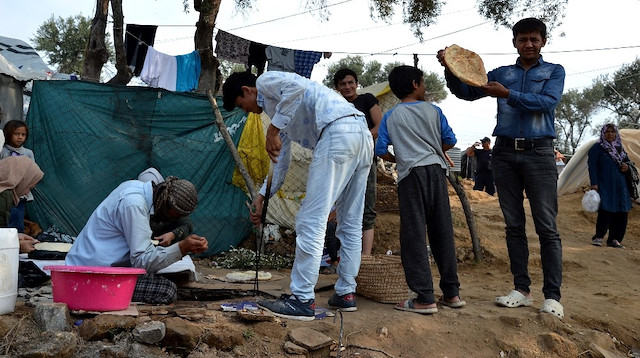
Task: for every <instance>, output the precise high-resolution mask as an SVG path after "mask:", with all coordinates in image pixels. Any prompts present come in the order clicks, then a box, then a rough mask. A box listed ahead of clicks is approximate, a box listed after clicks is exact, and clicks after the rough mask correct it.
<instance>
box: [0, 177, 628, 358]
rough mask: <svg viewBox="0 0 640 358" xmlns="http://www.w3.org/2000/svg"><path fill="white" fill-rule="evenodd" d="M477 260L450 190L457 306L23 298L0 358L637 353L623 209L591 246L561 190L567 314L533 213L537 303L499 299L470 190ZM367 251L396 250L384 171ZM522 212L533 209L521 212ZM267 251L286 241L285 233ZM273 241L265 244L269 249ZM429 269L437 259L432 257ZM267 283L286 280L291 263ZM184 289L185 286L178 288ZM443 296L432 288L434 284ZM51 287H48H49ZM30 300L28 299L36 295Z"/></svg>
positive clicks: (496, 211)
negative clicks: (95, 302)
mask: <svg viewBox="0 0 640 358" xmlns="http://www.w3.org/2000/svg"><path fill="white" fill-rule="evenodd" d="M464 186H465V188H466V194H467V196H468V198H469V200H470V202H471V207H472V209H473V213H474V217H475V220H476V224H477V226H478V233H479V237H480V243H481V247H482V254H483V260H482V261H481V262H476V261H474V255H473V251H472V245H471V239H470V234H469V230H468V228H467V224H466V220H465V217H464V213H463V210H462V208H461V205H460V202H459V200H458V198H457V196H456V195H455V192H454V191H453V190H451V191H450V200H451V207H452V212H453V214H454V229H455V235H456V245H457V248H458V260H459V275H460V281H461V296H462V297H463V298H464V299H465V300H466V301H467V303H468V305H467V306H466V307H464V308H462V309H451V308H448V307H442V308H440V309H439V312H438V313H437V314H434V315H431V316H423V315H419V314H415V313H408V312H401V311H397V310H394V309H393V305H391V304H382V303H378V302H375V301H373V300H370V299H367V298H366V297H362V296H358V298H357V299H358V311H357V312H350V313H344V314H342V315H341V314H338V315H337V316H335V318H334V317H325V318H323V319H318V320H315V321H313V322H299V321H290V320H280V319H273V318H272V317H261V315H259V314H258V315H256V314H254V313H253V312H249V313H245V314H244V315H242V314H238V313H237V312H223V311H222V310H221V308H220V307H221V306H220V304H221V303H223V302H237V301H254V300H255V297H252V296H246V297H241V295H243V294H247V293H248V292H250V286H248V285H244V286H238V288H237V289H230V290H223V291H220V292H222V293H225V294H229V296H228V297H225V296H213V295H207V294H204V293H203V292H205V291H202V292H201V293H199V294H198V293H196V294H195V295H193V292H196V291H193V290H187V291H184V290H183V291H182V292H183V295H182V296H181V299H180V300H179V301H178V302H177V303H176V304H174V305H169V306H150V305H142V306H138V311H139V312H138V316H136V317H132V316H114V315H107V314H101V315H90V314H84V315H81V314H77V313H68V311H66V307H65V306H64V305H60V304H53V303H51V302H50V300H46V299H45V300H44V301H42V302H38V303H35V304H33V303H31V302H29V301H28V300H27V299H25V298H24V297H23V298H20V299H19V300H18V303H17V306H16V310H15V312H14V313H12V314H6V315H3V316H0V335H2V336H3V337H4V338H3V340H2V341H0V356H2V355H4V356H8V357H159V356H176V357H178V356H180V357H304V356H313V357H327V356H329V355H332V356H336V355H337V350H336V348H337V346H338V343H340V345H341V346H343V347H346V348H344V350H342V351H341V352H340V356H341V357H376V358H377V357H449V358H453V357H606V358H609V357H640V303H639V301H638V300H639V295H638V289H639V288H640V274H638V267H639V266H640V244H639V243H638V239H639V238H640V220H639V219H640V214H639V213H638V209H637V207H636V208H634V209H633V210H632V211H631V212H630V216H629V226H628V229H627V234H626V238H625V241H624V244H625V246H626V248H625V249H624V250H620V249H613V248H606V247H595V246H592V245H590V241H589V239H590V238H591V236H592V235H593V231H594V228H595V219H596V215H595V214H588V213H585V212H583V211H582V210H581V206H580V201H581V198H582V193H575V194H570V195H565V196H563V197H560V199H559V203H560V211H559V215H558V227H559V230H560V233H561V237H562V240H563V255H564V257H563V262H564V280H563V298H562V303H563V305H564V307H565V318H564V320H559V319H557V318H555V317H554V316H552V315H549V314H540V313H539V312H538V310H539V307H540V304H541V303H542V300H543V297H542V293H541V285H542V271H541V265H540V255H539V244H538V242H537V239H536V238H535V234H534V232H533V223H532V222H531V220H530V217H529V219H528V220H529V221H528V223H527V225H528V226H527V227H528V229H529V230H528V232H529V236H530V249H531V255H530V261H529V268H530V273H531V277H532V280H533V285H532V293H533V296H534V305H533V307H521V308H514V309H510V308H500V307H497V306H495V304H494V298H495V297H496V296H498V295H503V294H506V293H508V292H509V291H510V290H511V289H512V284H511V280H512V278H511V275H510V273H509V264H508V258H507V253H506V247H505V243H504V223H503V219H502V213H501V211H500V208H499V205H498V201H497V198H495V197H490V196H488V195H486V194H485V193H482V192H475V191H472V190H470V189H471V183H470V182H464ZM378 195H379V199H378V211H379V216H378V222H377V224H376V241H375V246H374V253H376V254H381V253H384V252H386V251H387V250H392V251H397V250H399V244H398V228H399V217H398V211H397V199H396V193H395V185H394V184H393V182H392V181H391V180H388V179H386V178H385V177H382V176H381V177H380V182H379V186H378ZM527 212H528V213H529V211H527ZM278 245H279V247H278V248H276V247H275V246H274V247H273V249H274V250H275V249H277V250H278V251H287V250H291V246H292V238H290V237H285V238H283V241H282V242H281V243H279V244H278ZM268 249H271V248H268ZM196 265H197V269H198V271H199V272H200V274H201V275H200V276H201V277H206V276H208V275H216V276H219V275H220V269H217V268H214V267H212V261H211V260H210V259H200V260H196ZM432 269H433V271H434V275H435V277H434V279H435V280H436V282H437V280H438V275H437V268H436V267H435V266H432ZM273 273H274V276H276V277H278V278H279V280H276V281H274V282H268V283H264V284H263V287H264V288H265V290H267V289H269V290H271V292H277V291H278V289H284V290H286V288H287V287H286V286H287V284H286V283H287V277H288V271H287V270H283V271H281V272H273ZM321 276H322V277H321V282H320V283H319V285H318V288H319V289H320V290H319V291H318V292H317V296H316V302H317V305H318V306H322V307H327V305H326V302H327V299H328V298H329V297H330V296H331V294H332V290H331V287H330V284H331V282H332V280H334V279H335V276H334V275H328V276H324V275H321ZM185 292H187V293H191V294H187V295H184V293H185ZM436 293H437V294H439V290H438V289H436ZM45 296H46V293H45ZM32 301H33V299H32Z"/></svg>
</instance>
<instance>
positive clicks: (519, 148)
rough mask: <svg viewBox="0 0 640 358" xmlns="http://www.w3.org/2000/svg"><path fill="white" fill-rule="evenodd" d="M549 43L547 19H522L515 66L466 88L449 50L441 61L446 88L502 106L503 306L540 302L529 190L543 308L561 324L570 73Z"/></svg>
mask: <svg viewBox="0 0 640 358" xmlns="http://www.w3.org/2000/svg"><path fill="white" fill-rule="evenodd" d="M546 41H547V30H546V26H545V24H544V23H543V22H542V21H540V20H538V19H535V18H527V19H523V20H520V21H518V22H517V23H516V24H515V25H514V26H513V46H514V47H515V48H516V49H517V50H518V54H519V55H520V56H519V57H518V59H517V60H516V63H515V64H513V65H509V66H502V67H498V68H496V69H494V70H492V71H490V72H489V73H488V78H489V82H488V83H487V84H485V85H483V86H481V87H473V86H469V85H466V84H464V83H462V82H461V81H460V79H458V78H457V77H455V76H454V75H453V73H451V71H450V70H449V69H448V68H446V65H445V62H444V56H445V55H444V50H441V51H439V52H438V56H437V57H438V60H439V61H440V63H442V64H443V65H444V66H445V78H446V80H447V86H448V87H449V89H450V90H451V92H452V93H453V94H454V95H456V96H457V97H458V98H461V99H464V100H468V101H472V100H476V99H478V98H482V97H486V96H491V97H495V98H496V99H497V101H498V116H497V124H496V127H495V129H494V130H493V135H494V136H496V137H497V139H496V143H495V146H494V148H493V158H492V165H493V171H494V177H495V184H496V188H497V190H498V197H499V200H500V207H501V208H502V213H503V215H504V219H505V224H506V239H507V240H506V241H507V249H508V251H509V259H510V261H511V273H512V274H513V277H514V279H513V282H514V286H515V287H514V290H512V291H511V293H509V294H508V295H506V296H500V297H498V298H496V304H498V305H499V306H503V307H520V306H531V305H532V304H533V299H532V296H531V293H530V289H529V286H530V285H531V279H530V277H529V273H528V268H527V262H528V259H529V249H528V246H527V236H526V232H525V221H526V220H525V211H524V205H523V202H524V194H523V193H524V192H526V194H527V198H528V199H529V204H530V206H531V213H532V216H533V221H534V224H535V229H536V233H537V234H538V237H539V240H540V256H541V259H542V270H543V274H544V284H543V287H542V292H543V293H544V297H545V300H544V302H543V304H542V307H541V308H540V311H541V312H544V313H551V314H554V315H555V316H556V317H558V318H560V319H562V318H563V317H564V310H563V307H562V305H561V304H560V303H559V301H560V286H561V283H562V243H561V241H560V235H559V234H558V230H557V228H556V216H557V213H558V199H557V194H556V182H557V178H558V174H557V171H556V166H555V161H554V152H553V148H554V147H553V139H554V138H555V137H556V133H555V128H554V110H555V108H556V106H557V105H558V103H559V102H560V98H561V97H562V91H563V88H564V77H565V71H564V68H563V67H562V66H561V65H558V64H553V63H549V62H545V61H544V60H543V59H542V56H541V55H540V50H541V49H542V47H544V45H545V44H546Z"/></svg>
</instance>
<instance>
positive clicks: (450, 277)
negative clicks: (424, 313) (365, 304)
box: [398, 164, 460, 304]
mask: <svg viewBox="0 0 640 358" xmlns="http://www.w3.org/2000/svg"><path fill="white" fill-rule="evenodd" d="M398 199H399V205H400V253H401V257H402V266H403V267H404V274H405V278H406V280H407V285H408V286H409V288H410V289H411V290H412V291H413V292H415V293H417V294H418V297H417V298H416V299H417V301H418V302H419V303H423V304H431V303H434V302H435V297H434V294H433V277H432V276H431V267H430V265H429V253H428V251H427V242H426V237H427V234H428V236H429V244H430V246H431V252H432V253H433V258H434V259H435V261H436V265H437V266H438V271H440V289H441V290H442V294H443V295H444V296H445V297H446V298H451V297H455V296H458V295H459V288H460V282H459V281H458V266H457V263H456V251H455V245H454V242H453V224H452V222H451V208H450V206H449V193H448V188H447V179H446V176H445V171H444V169H442V167H440V165H437V164H434V165H428V166H423V167H416V168H413V169H412V170H411V172H410V173H409V175H408V176H407V177H405V178H403V179H402V180H400V182H399V183H398Z"/></svg>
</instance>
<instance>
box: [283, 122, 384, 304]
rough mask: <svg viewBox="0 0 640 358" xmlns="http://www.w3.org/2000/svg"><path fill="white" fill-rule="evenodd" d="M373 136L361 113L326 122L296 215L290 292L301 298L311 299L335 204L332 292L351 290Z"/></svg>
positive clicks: (354, 288)
mask: <svg viewBox="0 0 640 358" xmlns="http://www.w3.org/2000/svg"><path fill="white" fill-rule="evenodd" d="M372 157H373V139H372V137H371V133H370V132H369V128H367V124H366V121H365V119H364V117H354V116H350V117H344V118H340V119H337V120H335V121H334V122H332V123H330V124H329V125H327V126H326V127H325V128H324V130H323V132H322V135H321V137H320V140H319V141H318V143H317V145H316V148H315V149H314V150H313V158H312V160H311V164H310V165H309V175H308V178H307V187H306V194H305V198H304V199H303V200H302V204H301V205H300V211H298V216H297V217H296V234H297V236H296V254H295V255H296V257H295V260H294V261H293V267H292V269H291V285H290V286H289V288H290V289H291V293H292V294H294V295H296V296H298V298H300V299H302V300H308V299H312V298H314V297H315V294H314V287H315V285H316V283H317V281H318V274H319V269H320V261H321V260H322V251H323V248H324V237H325V230H326V229H327V218H328V217H329V212H330V211H331V207H332V206H333V204H334V203H335V204H336V220H337V222H338V225H337V227H336V236H337V237H338V239H339V240H340V243H341V247H340V264H339V265H338V270H337V272H338V280H337V281H336V284H335V290H336V293H337V294H338V295H345V294H347V293H351V292H355V290H356V276H357V275H358V270H359V269H360V255H361V253H362V213H363V211H364V193H365V189H366V187H367V176H368V175H369V171H370V170H371V158H372Z"/></svg>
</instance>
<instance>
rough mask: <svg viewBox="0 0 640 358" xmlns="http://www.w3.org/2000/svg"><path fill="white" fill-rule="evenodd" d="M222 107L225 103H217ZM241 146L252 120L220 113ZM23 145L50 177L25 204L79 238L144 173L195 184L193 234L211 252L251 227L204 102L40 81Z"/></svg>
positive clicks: (141, 90)
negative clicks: (116, 192)
mask: <svg viewBox="0 0 640 358" xmlns="http://www.w3.org/2000/svg"><path fill="white" fill-rule="evenodd" d="M218 102H219V107H220V108H222V100H221V99H218ZM221 113H222V115H223V118H224V121H225V124H226V125H227V127H228V130H229V132H230V134H231V136H232V139H233V142H234V143H235V144H236V145H237V143H238V140H239V138H240V134H241V132H242V129H243V126H244V124H245V121H246V116H245V115H244V113H242V112H241V111H240V110H234V111H232V112H226V111H224V110H222V112H221ZM27 124H28V125H29V128H30V133H29V140H28V141H27V143H26V146H27V147H29V148H31V149H32V150H33V151H34V152H35V153H36V158H37V159H36V160H37V162H38V165H39V166H40V168H42V170H43V171H44V172H45V176H44V178H43V180H42V181H41V182H40V183H39V184H38V185H37V186H36V187H35V188H34V190H33V194H34V196H35V200H34V201H33V202H32V203H29V204H28V212H29V214H30V216H31V218H32V220H34V221H36V222H38V223H39V224H40V226H42V227H50V226H51V225H55V226H56V227H58V228H59V229H60V231H61V232H64V233H67V234H71V235H77V234H78V233H79V232H80V230H81V229H82V227H83V226H84V224H85V222H86V221H87V219H88V218H89V216H90V215H91V213H92V212H93V210H94V209H95V208H96V207H97V206H98V204H99V203H100V202H101V201H102V200H103V199H104V198H105V197H106V196H107V195H108V194H109V193H110V192H111V191H112V190H113V189H114V188H116V187H117V186H118V185H119V184H120V183H121V182H123V181H125V180H129V179H135V178H137V176H138V174H139V173H140V172H141V171H143V170H144V169H146V168H149V167H154V168H157V169H158V170H159V171H160V173H161V174H162V175H163V176H165V177H167V176H169V175H175V176H177V177H179V178H184V179H187V180H189V181H191V182H192V183H193V184H194V185H195V186H196V188H197V189H198V196H199V204H198V207H197V208H196V210H195V212H193V213H192V214H191V219H192V221H193V224H194V230H195V232H196V233H197V234H199V235H202V236H205V237H206V238H207V240H208V242H209V250H208V251H207V252H205V253H203V255H213V254H216V253H219V252H222V251H226V250H228V249H229V248H230V247H231V246H236V245H237V244H239V243H240V242H241V241H242V239H244V238H245V237H246V236H247V235H248V234H249V233H250V231H251V224H250V221H249V218H248V213H247V208H246V206H245V201H246V199H247V195H246V194H245V193H244V192H243V191H242V190H241V189H240V188H238V187H237V186H235V185H233V184H232V183H231V180H232V175H233V170H234V168H235V163H234V161H233V158H232V156H231V153H230V152H229V150H228V148H227V146H226V143H225V141H224V139H223V137H222V136H221V134H220V132H219V130H218V127H217V126H216V125H215V123H214V114H213V112H212V108H211V103H210V102H209V101H208V99H207V98H206V97H205V96H202V95H197V94H191V93H173V92H168V91H166V90H162V89H155V88H146V87H132V86H129V87H124V86H112V85H107V84H97V83H88V82H83V81H36V82H35V83H34V86H33V96H32V100H31V106H30V109H29V113H28V115H27Z"/></svg>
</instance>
